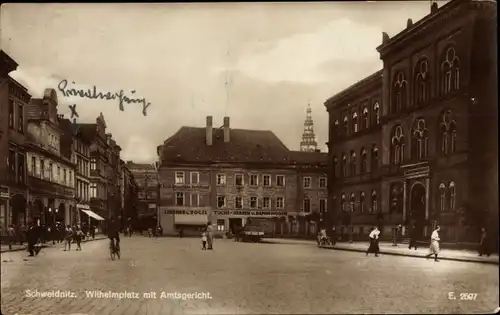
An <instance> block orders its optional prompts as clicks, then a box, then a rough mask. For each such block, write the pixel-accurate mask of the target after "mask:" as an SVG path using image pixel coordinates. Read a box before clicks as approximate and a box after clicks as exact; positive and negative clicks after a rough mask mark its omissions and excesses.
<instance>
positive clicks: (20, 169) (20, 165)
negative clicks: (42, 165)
mask: <svg viewBox="0 0 500 315" xmlns="http://www.w3.org/2000/svg"><path fill="white" fill-rule="evenodd" d="M24 163H26V161H25V159H24V154H21V153H19V155H18V156H17V176H18V182H19V183H22V184H24V183H25V180H24V179H25V171H24V170H25V168H24Z"/></svg>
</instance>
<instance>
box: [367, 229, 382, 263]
mask: <svg viewBox="0 0 500 315" xmlns="http://www.w3.org/2000/svg"><path fill="white" fill-rule="evenodd" d="M379 235H380V231H379V229H378V227H374V228H372V231H371V232H370V235H369V236H368V237H369V238H370V246H369V247H368V250H367V251H366V256H368V254H369V253H374V254H375V257H378V253H379V251H380V249H379V246H378V237H379Z"/></svg>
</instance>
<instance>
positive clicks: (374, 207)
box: [371, 190, 378, 213]
mask: <svg viewBox="0 0 500 315" xmlns="http://www.w3.org/2000/svg"><path fill="white" fill-rule="evenodd" d="M377 211H378V200H377V192H376V191H375V190H373V191H372V207H371V212H372V213H377Z"/></svg>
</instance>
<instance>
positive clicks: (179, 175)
mask: <svg viewBox="0 0 500 315" xmlns="http://www.w3.org/2000/svg"><path fill="white" fill-rule="evenodd" d="M175 184H176V185H183V184H184V172H175Z"/></svg>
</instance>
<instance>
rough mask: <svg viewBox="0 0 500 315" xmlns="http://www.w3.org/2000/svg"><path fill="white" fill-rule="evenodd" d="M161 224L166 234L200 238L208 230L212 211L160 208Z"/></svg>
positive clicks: (204, 209) (206, 209)
mask: <svg viewBox="0 0 500 315" xmlns="http://www.w3.org/2000/svg"><path fill="white" fill-rule="evenodd" d="M159 213H160V224H161V226H162V228H163V231H164V233H165V234H177V233H182V234H183V235H185V236H199V235H200V234H201V233H202V231H203V230H204V229H205V228H206V226H207V223H208V218H209V213H210V209H208V208H195V209H176V208H168V209H161V208H160V211H159Z"/></svg>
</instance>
